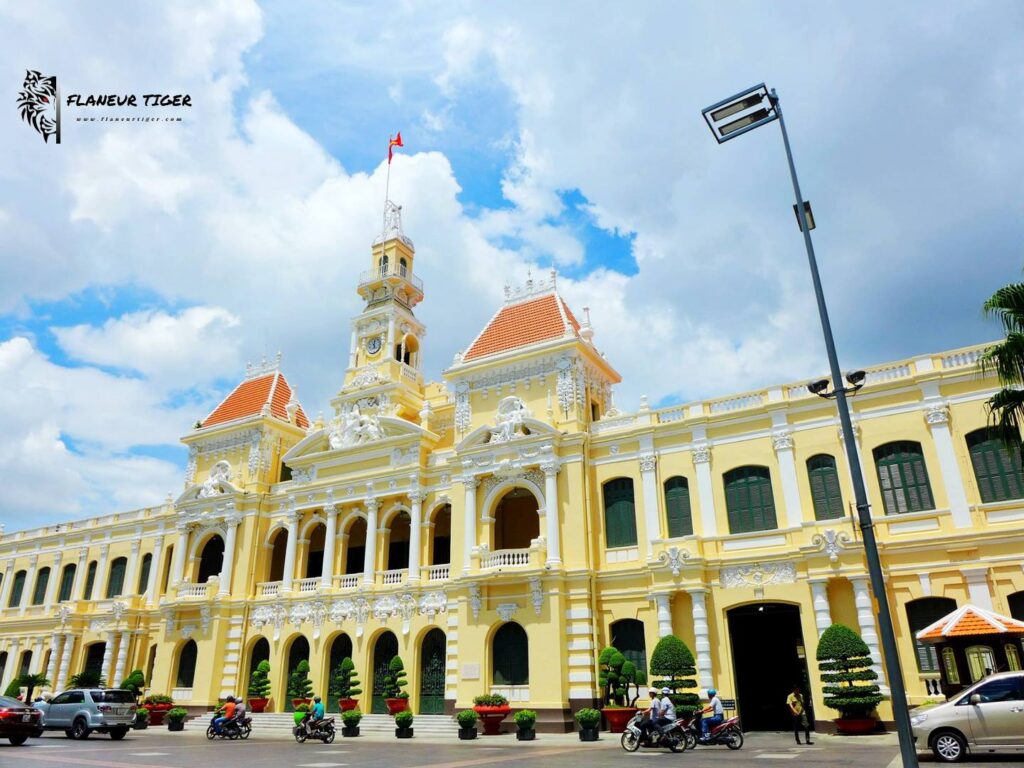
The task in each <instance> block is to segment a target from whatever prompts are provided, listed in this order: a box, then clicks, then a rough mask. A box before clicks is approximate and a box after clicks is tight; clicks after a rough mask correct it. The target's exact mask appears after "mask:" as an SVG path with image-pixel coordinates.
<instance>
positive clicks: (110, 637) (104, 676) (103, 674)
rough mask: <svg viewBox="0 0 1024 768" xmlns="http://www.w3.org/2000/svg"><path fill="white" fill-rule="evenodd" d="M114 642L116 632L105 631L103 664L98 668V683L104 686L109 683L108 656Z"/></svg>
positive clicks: (111, 652)
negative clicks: (105, 640)
mask: <svg viewBox="0 0 1024 768" xmlns="http://www.w3.org/2000/svg"><path fill="white" fill-rule="evenodd" d="M116 642H117V633H116V632H114V631H113V630H111V631H110V632H107V642H106V643H104V644H103V666H102V667H101V668H100V685H103V686H106V685H108V684H109V683H110V657H111V656H113V654H114V643H116ZM118 682H120V681H118ZM115 685H116V683H115Z"/></svg>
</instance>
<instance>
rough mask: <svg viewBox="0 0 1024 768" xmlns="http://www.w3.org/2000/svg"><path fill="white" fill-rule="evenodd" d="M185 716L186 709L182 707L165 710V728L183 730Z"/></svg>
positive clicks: (186, 715) (186, 714)
mask: <svg viewBox="0 0 1024 768" xmlns="http://www.w3.org/2000/svg"><path fill="white" fill-rule="evenodd" d="M186 717H188V710H187V709H185V708H184V707H174V708H173V709H169V710H167V730H168V731H184V730H185V718H186Z"/></svg>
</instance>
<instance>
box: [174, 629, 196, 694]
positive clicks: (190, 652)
mask: <svg viewBox="0 0 1024 768" xmlns="http://www.w3.org/2000/svg"><path fill="white" fill-rule="evenodd" d="M198 652H199V648H198V647H197V646H196V641H195V640H189V641H188V642H187V643H185V644H184V645H183V646H182V647H181V652H180V653H179V654H178V677H177V681H178V687H179V688H191V687H192V685H193V683H195V679H196V656H197V655H198Z"/></svg>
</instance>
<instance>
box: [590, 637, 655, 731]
mask: <svg viewBox="0 0 1024 768" xmlns="http://www.w3.org/2000/svg"><path fill="white" fill-rule="evenodd" d="M597 664H598V683H599V684H600V686H601V689H602V691H603V693H602V696H603V698H604V707H602V708H601V714H602V715H604V719H605V720H606V721H607V722H608V730H610V731H611V732H612V733H622V732H623V731H624V730H626V724H627V723H628V722H629V721H630V720H631V719H632V717H633V715H635V714H636V711H637V710H636V707H635V706H633V705H634V704H635V703H636V699H637V697H638V696H639V695H640V688H639V686H640V685H641V684H642V683H644V682H646V680H647V676H646V675H645V674H644V672H643V671H642V670H637V668H636V665H635V664H633V662H631V661H626V657H625V656H623V655H622V654H621V653H620V652H619V651H618V649H616V648H614V647H612V646H608V647H607V648H605V649H604V650H603V651H601V653H600V655H599V656H598V657H597ZM630 686H636V690H637V693H636V696H634V697H633V698H632V700H630V698H629V689H630Z"/></svg>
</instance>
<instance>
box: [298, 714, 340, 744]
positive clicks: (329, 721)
mask: <svg viewBox="0 0 1024 768" xmlns="http://www.w3.org/2000/svg"><path fill="white" fill-rule="evenodd" d="M292 735H293V736H294V737H295V741H297V742H298V743H299V744H302V743H303V742H304V741H305V740H306V739H320V741H322V742H323V743H324V744H330V743H331V742H332V741H334V718H333V717H325V718H324V719H323V720H317V721H316V722H315V723H311V722H310V719H309V718H308V717H307V718H306V719H305V720H303V721H302V722H301V723H299V724H298V725H296V726H295V727H294V728H292Z"/></svg>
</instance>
